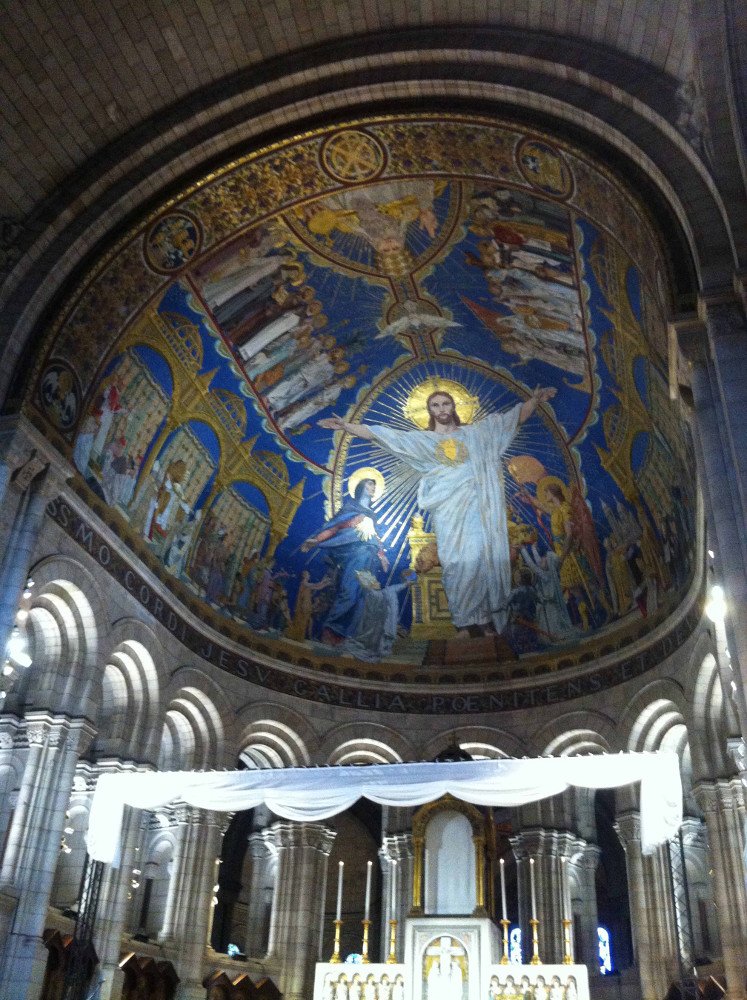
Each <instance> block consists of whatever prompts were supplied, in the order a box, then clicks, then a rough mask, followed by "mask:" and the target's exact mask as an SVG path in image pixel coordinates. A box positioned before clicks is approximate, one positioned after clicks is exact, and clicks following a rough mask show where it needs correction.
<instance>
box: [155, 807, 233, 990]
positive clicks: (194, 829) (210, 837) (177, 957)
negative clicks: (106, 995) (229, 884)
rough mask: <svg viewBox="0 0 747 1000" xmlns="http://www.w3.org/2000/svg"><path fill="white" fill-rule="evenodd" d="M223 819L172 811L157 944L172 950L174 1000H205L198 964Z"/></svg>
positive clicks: (192, 811)
mask: <svg viewBox="0 0 747 1000" xmlns="http://www.w3.org/2000/svg"><path fill="white" fill-rule="evenodd" d="M227 817H228V814H227V813H215V812H209V811H208V810H205V809H197V808H195V807H194V806H182V807H179V808H178V809H177V824H178V837H177V844H176V850H175V853H174V863H173V869H172V872H171V879H170V881H169V895H168V900H167V903H166V916H165V918H164V925H163V929H162V931H161V934H160V935H159V941H160V943H161V944H163V945H165V946H167V947H170V948H171V949H173V953H174V966H175V968H176V972H177V975H178V976H179V979H180V982H179V989H178V993H177V996H178V997H179V1000H205V988H204V986H203V985H202V979H203V963H204V959H205V950H206V948H207V937H208V932H209V928H210V922H211V917H212V899H213V886H214V884H215V883H216V882H217V880H218V879H217V866H216V860H217V859H218V858H219V856H220V844H221V838H222V836H223V832H224V830H225V824H226V819H227Z"/></svg>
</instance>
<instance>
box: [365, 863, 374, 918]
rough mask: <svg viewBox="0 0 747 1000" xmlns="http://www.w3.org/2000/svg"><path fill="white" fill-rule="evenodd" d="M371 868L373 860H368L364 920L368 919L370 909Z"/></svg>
mask: <svg viewBox="0 0 747 1000" xmlns="http://www.w3.org/2000/svg"><path fill="white" fill-rule="evenodd" d="M372 868H373V861H369V862H368V864H367V865H366V907H365V914H366V915H365V917H364V918H363V919H364V920H368V917H369V912H370V910H371V870H372Z"/></svg>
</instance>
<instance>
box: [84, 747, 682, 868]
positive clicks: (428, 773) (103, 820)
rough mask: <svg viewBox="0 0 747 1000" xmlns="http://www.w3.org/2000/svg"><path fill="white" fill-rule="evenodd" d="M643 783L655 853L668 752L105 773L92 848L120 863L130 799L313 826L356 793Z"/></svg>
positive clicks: (388, 798) (664, 805)
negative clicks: (253, 812) (256, 812)
mask: <svg viewBox="0 0 747 1000" xmlns="http://www.w3.org/2000/svg"><path fill="white" fill-rule="evenodd" d="M634 782H640V784H641V799H640V804H641V846H642V849H643V851H644V852H645V853H651V852H652V851H653V850H654V849H655V848H656V846H657V845H658V844H661V843H664V842H665V841H666V840H668V839H670V838H671V837H673V836H674V835H675V833H676V832H677V830H678V829H679V826H680V823H681V822H682V784H681V781H680V772H679V762H678V759H677V756H676V754H674V753H673V752H672V751H659V752H658V753H625V754H623V753H621V754H600V755H598V756H588V757H539V758H532V759H527V758H525V759H523V760H514V759H512V758H506V759H501V760H473V761H454V762H443V763H441V762H439V763H425V764H421V763H417V764H375V765H372V766H365V767H355V766H347V767H308V768H299V767H291V768H284V769H278V770H270V769H268V770H261V771H164V772H161V773H153V772H136V773H132V772H130V773H124V774H104V775H102V776H101V777H100V778H99V779H98V782H97V785H96V791H95V793H94V797H93V804H92V807H91V816H90V821H89V826H88V852H89V854H90V855H91V857H92V858H94V859H95V860H97V861H105V862H110V863H113V864H118V863H119V840H120V833H121V828H122V819H123V813H124V807H125V805H129V806H133V807H135V808H138V809H159V808H163V807H164V806H166V805H168V804H169V803H171V802H175V801H182V802H186V803H187V804H188V805H192V806H196V807H198V808H200V809H210V810H214V811H218V812H238V811H240V810H243V809H252V808H254V807H256V806H259V805H262V804H264V805H266V806H267V807H268V808H269V809H270V810H271V811H272V812H273V813H275V815H277V816H280V817H282V818H283V819H289V820H295V821H297V822H300V823H314V822H318V821H319V820H324V819H328V818H329V817H330V816H334V815H336V814H337V813H340V812H343V811H344V810H345V809H348V808H349V807H350V806H352V805H353V803H354V802H356V801H357V800H358V799H359V798H362V797H365V798H367V799H370V800H371V801H372V802H378V803H380V804H381V805H385V806H420V805H423V804H424V803H425V802H432V801H434V800H435V799H438V798H440V797H441V796H442V795H446V794H447V793H448V794H451V795H453V796H454V797H455V798H457V799H462V800H463V801H464V802H471V803H472V804H474V805H483V806H520V805H525V804H526V803H527V802H536V801H537V800H538V799H544V798H548V797H550V796H551V795H558V794H560V793H561V792H564V791H565V790H566V789H568V788H571V787H577V788H618V787H620V786H622V785H629V784H632V783H634Z"/></svg>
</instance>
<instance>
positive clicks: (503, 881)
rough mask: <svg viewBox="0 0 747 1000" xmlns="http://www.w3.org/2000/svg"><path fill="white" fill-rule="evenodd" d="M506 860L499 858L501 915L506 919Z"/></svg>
mask: <svg viewBox="0 0 747 1000" xmlns="http://www.w3.org/2000/svg"><path fill="white" fill-rule="evenodd" d="M505 867H506V862H505V861H504V860H503V858H501V904H502V909H503V912H502V914H501V915H502V917H503V919H504V920H508V917H507V916H506V871H505Z"/></svg>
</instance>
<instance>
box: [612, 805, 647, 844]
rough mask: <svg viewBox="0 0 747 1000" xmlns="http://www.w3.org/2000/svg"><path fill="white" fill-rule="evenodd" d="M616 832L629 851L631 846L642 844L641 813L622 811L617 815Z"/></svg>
mask: <svg viewBox="0 0 747 1000" xmlns="http://www.w3.org/2000/svg"><path fill="white" fill-rule="evenodd" d="M615 832H616V833H617V836H618V837H619V839H620V843H621V844H622V846H623V849H624V850H625V852H626V853H627V852H628V850H629V849H630V848H634V847H635V848H638V849H639V850H640V846H641V814H640V813H637V812H628V813H622V814H621V815H619V816H618V817H617V822H616V823H615Z"/></svg>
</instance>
